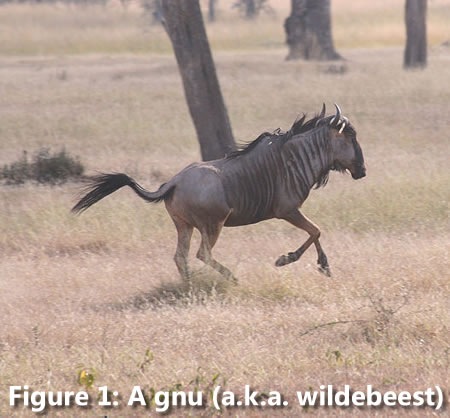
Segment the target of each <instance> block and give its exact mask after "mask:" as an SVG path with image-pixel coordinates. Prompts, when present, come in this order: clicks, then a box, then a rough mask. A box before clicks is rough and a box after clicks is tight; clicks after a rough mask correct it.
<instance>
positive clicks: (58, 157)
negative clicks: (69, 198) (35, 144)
mask: <svg viewBox="0 0 450 418" xmlns="http://www.w3.org/2000/svg"><path fill="white" fill-rule="evenodd" d="M83 172H84V167H83V165H82V164H81V162H80V161H79V159H78V157H76V158H74V157H72V156H71V155H69V154H68V153H67V152H66V150H65V149H62V150H61V151H59V152H56V153H54V154H51V153H50V150H49V149H48V148H41V149H40V150H39V151H38V152H36V153H35V155H34V156H33V158H32V159H31V161H29V159H28V153H27V152H26V151H24V152H23V155H22V158H20V159H19V160H18V161H16V162H13V163H12V164H10V165H5V166H4V167H3V169H2V170H1V172H0V179H3V180H5V182H6V184H16V185H17V184H23V183H25V182H26V181H37V182H38V183H47V184H62V183H65V182H66V181H68V180H71V179H79V178H80V177H81V176H82V175H83Z"/></svg>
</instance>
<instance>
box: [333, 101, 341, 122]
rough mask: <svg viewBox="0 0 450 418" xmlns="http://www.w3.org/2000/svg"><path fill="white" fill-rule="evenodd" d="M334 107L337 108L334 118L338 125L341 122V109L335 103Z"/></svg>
mask: <svg viewBox="0 0 450 418" xmlns="http://www.w3.org/2000/svg"><path fill="white" fill-rule="evenodd" d="M334 106H335V107H336V116H335V117H334V120H335V121H336V125H337V124H338V123H339V122H340V121H341V108H340V107H339V106H338V105H337V104H336V103H335V104H334Z"/></svg>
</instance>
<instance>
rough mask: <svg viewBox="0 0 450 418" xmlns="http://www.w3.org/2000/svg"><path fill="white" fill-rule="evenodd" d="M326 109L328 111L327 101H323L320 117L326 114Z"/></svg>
mask: <svg viewBox="0 0 450 418" xmlns="http://www.w3.org/2000/svg"><path fill="white" fill-rule="evenodd" d="M325 111H326V108H325V103H323V105H322V110H321V112H320V115H319V118H320V119H322V118H323V117H324V116H325Z"/></svg>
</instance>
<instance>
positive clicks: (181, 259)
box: [172, 217, 194, 280]
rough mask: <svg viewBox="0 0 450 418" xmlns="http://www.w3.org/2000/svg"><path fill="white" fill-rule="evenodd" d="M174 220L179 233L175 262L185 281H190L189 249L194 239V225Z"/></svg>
mask: <svg viewBox="0 0 450 418" xmlns="http://www.w3.org/2000/svg"><path fill="white" fill-rule="evenodd" d="M172 220H173V222H174V224H175V226H176V228H177V232H178V242H177V250H176V252H175V256H174V258H173V259H174V261H175V264H176V265H177V268H178V271H179V272H180V275H181V277H182V279H183V280H189V279H190V271H189V266H188V260H187V258H188V255H189V247H190V244H191V238H192V231H193V229H194V228H193V227H192V225H189V224H188V223H186V222H185V221H183V220H181V219H179V218H176V217H172Z"/></svg>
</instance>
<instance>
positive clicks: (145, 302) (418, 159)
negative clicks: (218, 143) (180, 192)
mask: <svg viewBox="0 0 450 418" xmlns="http://www.w3.org/2000/svg"><path fill="white" fill-rule="evenodd" d="M272 3H273V2H272ZM284 3H285V2H284ZM284 3H283V4H284ZM354 3H355V2H350V1H349V0H342V1H336V2H333V7H334V8H335V10H334V13H335V34H336V44H337V47H338V49H339V51H340V52H341V53H342V54H343V55H344V56H345V57H346V59H347V61H346V62H345V66H346V68H347V72H345V73H344V74H339V75H337V74H333V73H330V72H329V71H328V69H329V65H330V64H327V63H320V64H319V63H306V62H286V61H284V57H285V55H286V50H285V48H284V46H283V44H282V42H283V33H282V28H281V24H282V20H283V18H284V15H283V14H282V7H281V6H280V10H279V11H278V15H277V17H275V18H269V17H264V16H263V17H262V18H261V19H262V20H261V21H262V22H264V27H263V29H262V31H255V30H254V27H255V26H251V25H256V24H257V23H251V24H250V23H249V22H244V21H235V20H232V19H231V17H229V16H228V17H227V16H225V17H224V21H223V22H217V24H214V25H210V26H208V31H209V35H210V38H211V42H212V44H213V46H214V56H215V61H216V66H217V71H218V74H219V78H220V82H221V86H222V91H223V94H224V97H225V100H226V103H227V106H228V110H229V113H230V118H231V121H232V124H233V130H234V134H235V136H236V138H237V139H238V140H239V141H248V140H251V139H253V138H255V137H256V136H258V135H259V133H261V132H262V131H265V130H274V129H276V128H278V127H281V128H283V129H287V128H289V126H290V124H291V123H292V122H293V121H294V119H295V118H296V117H297V116H298V115H299V114H300V113H302V112H307V113H308V114H310V115H312V114H314V113H316V112H318V111H319V110H320V108H321V105H322V102H326V103H327V105H328V107H329V109H331V108H332V104H333V102H337V103H339V104H340V105H341V107H342V109H343V111H344V113H345V114H346V115H347V116H348V117H349V118H350V120H351V121H352V122H353V124H354V126H355V127H356V129H357V131H358V138H359V141H360V143H361V146H362V148H363V151H364V153H365V158H366V161H367V169H368V174H367V177H366V178H365V179H363V180H360V181H354V180H352V179H351V177H350V176H343V175H340V174H336V173H333V174H332V175H331V179H330V182H329V184H328V185H327V186H326V188H325V189H320V190H318V191H314V192H312V194H311V195H310V198H309V199H308V200H307V202H306V203H305V205H304V212H305V214H306V215H307V216H309V217H310V218H311V219H313V220H314V221H315V222H316V223H317V224H318V225H319V226H320V227H321V229H322V245H323V246H324V249H325V251H326V252H327V255H328V258H329V261H330V265H331V269H332V271H333V277H332V278H331V279H330V278H327V277H325V276H323V275H321V274H320V273H319V272H318V271H317V270H316V266H315V263H316V254H315V251H314V250H313V249H311V250H309V251H308V252H307V253H306V254H305V255H304V256H303V258H302V259H300V260H299V261H298V262H297V263H293V264H291V265H289V266H287V267H284V268H281V269H277V268H276V267H274V262H275V260H276V258H277V257H278V256H279V255H281V254H284V253H286V252H287V251H291V250H294V249H296V248H297V247H298V246H299V244H300V243H301V242H303V240H304V239H305V235H304V234H303V233H301V232H299V231H297V230H295V229H294V228H293V227H291V226H290V225H288V224H286V223H283V222H281V221H269V222H265V223H261V224H258V225H253V226H247V227H241V228H230V229H226V230H224V232H223V233H222V235H221V238H220V240H219V242H218V244H217V246H216V248H215V255H216V257H217V259H218V260H221V261H222V262H223V263H224V264H225V265H227V266H228V267H229V268H230V269H231V270H232V271H233V272H234V273H235V274H236V276H237V277H238V278H239V280H240V282H239V285H238V286H232V285H229V284H228V283H224V281H223V280H222V279H221V278H220V277H219V276H218V275H216V274H215V273H214V272H212V271H211V270H209V269H208V268H205V267H203V266H202V265H201V264H200V262H198V261H197V260H195V259H192V265H193V266H194V268H195V271H196V275H195V277H194V279H193V282H192V285H191V286H187V285H184V284H182V283H181V281H180V279H179V277H178V273H177V271H176V267H175V265H174V263H173V261H172V256H173V253H174V250H175V240H176V234H175V229H174V227H173V225H172V223H171V220H170V219H169V217H168V215H167V214H166V212H165V209H164V206H163V205H155V206H154V205H149V204H145V203H143V202H142V201H141V200H140V199H138V198H137V197H136V196H135V195H134V194H133V193H132V192H131V191H130V190H120V191H119V192H117V193H115V194H114V195H112V196H111V197H109V198H108V199H106V200H104V201H102V202H101V203H99V204H98V205H96V206H95V207H94V208H92V209H90V210H89V211H87V212H86V213H85V214H84V215H82V216H81V217H74V216H72V215H71V214H70V212H69V211H70V208H71V207H72V205H73V204H74V203H75V201H76V198H77V196H78V193H79V187H80V185H79V184H75V183H70V184H65V185H62V186H54V187H50V186H42V185H36V184H26V185H24V186H20V187H13V186H6V185H0V318H1V320H0V416H1V417H10V416H18V417H19V416H33V415H34V414H33V413H32V412H30V410H29V409H27V408H22V407H19V408H16V409H11V408H10V407H9V405H8V402H7V397H8V390H9V386H10V385H29V386H30V387H31V388H32V389H34V390H45V391H49V390H54V391H55V390H75V391H76V390H83V389H85V386H83V383H86V382H83V381H80V379H79V372H80V371H82V370H84V371H87V372H88V373H90V374H91V375H92V376H93V378H94V382H93V385H92V387H91V388H89V389H88V390H89V391H90V392H91V393H92V396H93V397H94V398H95V396H96V393H97V388H98V387H99V386H104V385H107V386H108V388H109V389H110V390H112V391H113V390H114V391H118V392H120V393H121V394H122V396H123V399H124V400H126V399H127V397H128V394H129V393H130V391H131V389H132V387H133V386H134V385H141V386H142V387H143V388H144V389H145V390H147V391H149V392H150V390H151V388H153V389H155V390H163V389H165V390H170V389H177V388H181V389H183V390H188V389H191V390H193V389H194V388H195V387H199V388H200V390H203V391H205V393H207V392H208V391H209V390H210V389H211V388H212V387H214V386H216V385H219V384H220V385H222V386H224V387H225V388H226V389H228V390H235V391H237V392H239V393H241V392H242V391H243V387H244V385H246V384H249V385H251V386H252V388H254V389H257V390H259V391H263V392H264V391H265V392H267V391H270V390H278V391H280V392H281V393H282V394H283V395H284V396H285V398H286V399H287V400H288V401H289V406H288V407H286V408H283V409H277V410H273V409H252V408H240V409H231V410H229V411H224V412H223V414H222V415H223V416H230V417H231V416H233V417H234V416H237V417H259V416H267V417H272V416H288V417H295V416H298V415H299V414H300V413H305V414H308V415H311V416H328V415H333V416H366V415H368V414H370V415H371V416H394V415H395V416H408V417H423V416H432V415H433V411H432V410H431V409H422V408H410V409H401V408H400V409H387V408H381V409H372V410H367V409H357V408H350V409H336V408H332V409H331V410H330V409H327V408H317V409H308V410H302V409H301V408H300V407H299V406H297V405H296V401H295V400H296V396H295V391H296V390H307V389H309V388H313V389H318V388H319V386H320V385H323V384H324V385H326V384H334V385H336V386H337V387H339V388H341V387H343V385H344V384H349V385H351V387H352V389H354V390H359V389H365V387H366V385H368V384H371V385H373V386H374V387H376V388H377V389H379V390H381V391H383V392H384V391H388V390H394V391H400V390H410V391H415V390H424V389H426V388H428V387H431V386H434V385H440V387H441V388H442V389H443V390H444V391H446V392H447V399H448V390H449V389H450V378H449V376H450V326H449V324H450V298H449V296H450V274H449V269H450V262H449V261H450V260H449V253H448V249H449V246H450V236H449V223H448V215H449V211H448V202H449V197H450V196H449V195H450V191H449V184H450V176H449V168H448V158H449V114H448V113H449V105H450V83H449V79H450V71H449V67H450V49H449V48H448V47H443V46H440V44H441V43H442V42H444V41H446V40H448V38H449V37H450V35H449V32H448V26H447V28H446V27H445V25H444V22H445V19H447V22H448V18H449V16H450V5H449V3H448V2H446V1H443V0H441V1H438V0H435V1H430V2H429V3H430V4H429V7H430V10H429V31H430V50H429V66H428V68H427V69H426V70H425V71H417V72H405V71H403V70H402V68H401V64H402V45H403V41H404V38H403V21H402V4H403V2H399V1H396V2H391V1H387V0H384V1H380V2H373V3H376V6H375V5H374V4H372V2H364V6H362V4H363V2H357V4H358V6H355V7H350V4H352V6H353V5H354ZM339 4H341V5H342V7H338V5H339ZM283 7H287V6H286V5H284V6H283ZM344 10H345V12H344ZM376 16H380V19H379V22H380V25H377V24H376V22H377V21H378V19H377V18H376ZM370 22H371V23H370ZM369 23H370V24H369ZM0 27H1V28H2V29H1V31H0V166H3V165H4V164H9V163H11V162H13V161H15V160H17V159H18V158H19V157H20V156H21V154H22V151H23V150H27V151H28V152H30V153H33V152H34V151H36V150H37V149H39V148H40V147H51V148H52V149H55V150H58V149H60V148H62V147H65V148H66V150H67V151H68V152H70V153H71V154H74V155H78V156H79V157H80V159H81V161H82V162H83V163H84V164H85V166H86V169H87V172H88V173H94V172H95V170H100V171H124V172H126V173H128V174H130V175H132V176H134V177H135V178H136V179H137V180H138V181H139V182H140V183H141V184H142V185H144V186H145V187H147V188H149V189H155V188H157V187H158V185H159V184H160V183H162V182H163V181H164V180H166V179H168V178H169V177H171V176H172V175H173V174H175V173H176V172H177V171H178V170H180V169H181V168H183V167H184V166H185V165H187V164H188V163H190V162H192V161H194V160H198V158H199V152H198V147H197V143H196V139H195V133H194V130H193V127H192V123H191V121H190V118H189V115H188V111H187V108H186V104H185V100H184V96H183V92H182V88H181V82H180V78H179V74H178V71H177V68H176V64H175V61H174V58H173V57H172V54H171V53H170V49H169V44H168V43H167V40H166V39H165V35H164V32H163V31H162V30H161V28H157V27H151V26H150V27H149V26H146V25H145V24H144V21H143V20H142V17H140V16H139V14H138V13H137V12H136V11H134V10H129V11H123V10H121V9H103V10H101V9H97V8H95V7H94V8H84V9H77V8H67V7H62V6H56V7H53V8H52V7H49V6H45V5H44V6H40V7H37V6H36V7H32V6H30V5H12V6H2V7H0ZM17 28H20V30H17ZM112 28H114V30H112ZM198 242H199V239H198V235H195V236H194V248H193V250H192V252H194V251H196V248H195V247H196V246H197V245H198ZM217 374H219V375H218V376H217ZM216 414H217V411H214V410H213V409H212V408H210V407H207V408H204V409H189V408H187V409H175V410H174V411H172V413H171V415H170V416H177V417H185V416H215V415H216ZM448 414H449V410H448V408H447V410H445V411H443V412H440V413H439V414H438V416H448ZM48 415H49V416H52V417H53V416H67V417H70V416H78V417H80V416H104V415H107V416H110V417H132V416H156V415H157V414H156V413H155V412H154V407H152V408H151V409H150V410H146V409H144V408H136V409H132V408H129V407H126V406H123V407H122V408H118V409H104V408H100V407H98V406H93V408H92V409H78V408H74V409H52V410H50V411H49V414H48Z"/></svg>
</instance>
